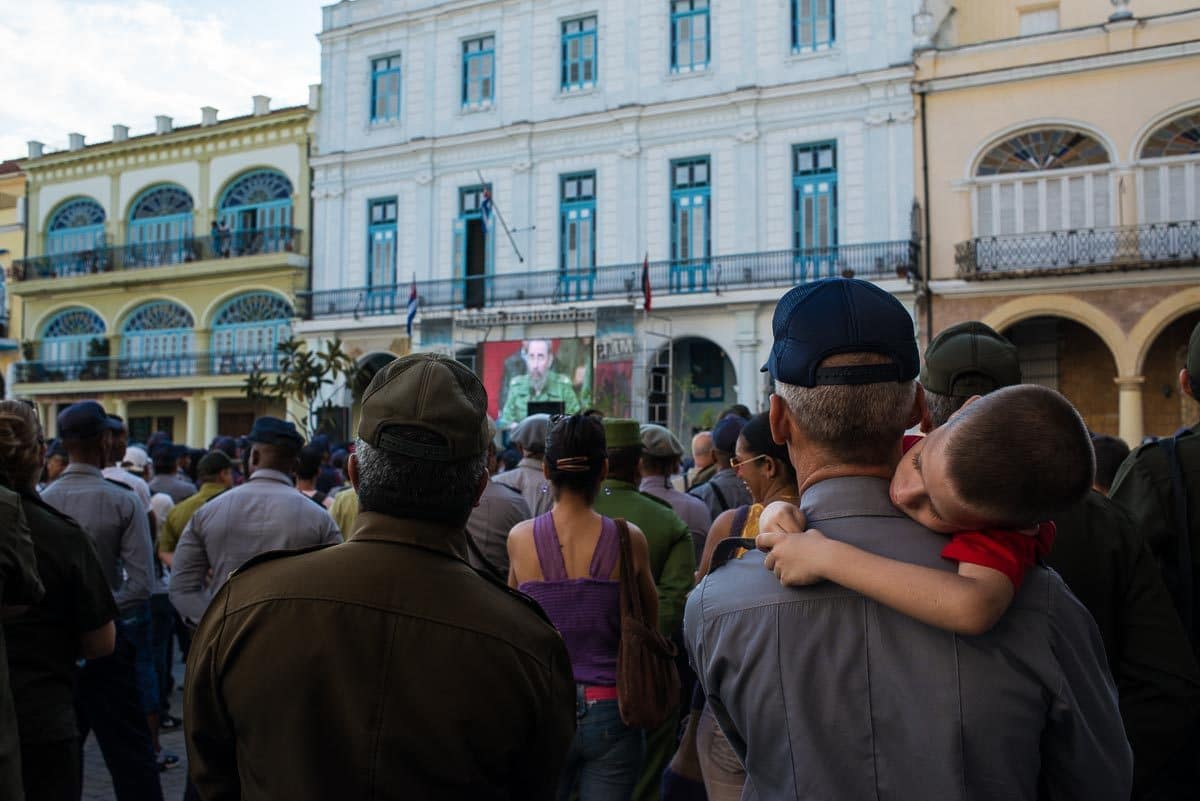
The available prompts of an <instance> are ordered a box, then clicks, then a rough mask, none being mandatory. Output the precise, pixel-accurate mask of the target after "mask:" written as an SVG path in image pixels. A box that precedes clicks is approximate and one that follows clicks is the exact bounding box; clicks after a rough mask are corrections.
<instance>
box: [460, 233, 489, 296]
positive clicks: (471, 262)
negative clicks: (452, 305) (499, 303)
mask: <svg viewBox="0 0 1200 801" xmlns="http://www.w3.org/2000/svg"><path fill="white" fill-rule="evenodd" d="M466 222H467V255H466V262H467V263H466V275H465V279H464V280H465V282H466V285H465V286H464V287H463V298H464V301H463V305H464V306H465V307H466V308H468V309H482V308H483V306H484V304H485V303H486V302H487V283H486V282H487V232H486V231H485V230H484V228H483V220H481V219H479V218H475V219H470V220H467V221H466Z"/></svg>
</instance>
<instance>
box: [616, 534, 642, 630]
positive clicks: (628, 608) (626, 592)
mask: <svg viewBox="0 0 1200 801" xmlns="http://www.w3.org/2000/svg"><path fill="white" fill-rule="evenodd" d="M613 522H614V523H616V524H617V538H618V539H619V540H620V544H621V615H622V616H625V615H629V616H630V617H633V618H634V619H635V620H641V621H644V620H645V618H644V617H643V612H642V594H641V593H640V592H638V586H637V574H636V572H635V569H634V566H633V543H632V542H631V540H630V537H629V524H628V523H626V522H625V518H623V517H618V518H615V519H614V520H613Z"/></svg>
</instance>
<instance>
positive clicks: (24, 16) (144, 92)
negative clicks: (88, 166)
mask: <svg viewBox="0 0 1200 801" xmlns="http://www.w3.org/2000/svg"><path fill="white" fill-rule="evenodd" d="M16 4H17V0H0V7H4V6H10V5H12V6H15V5H16ZM20 5H21V8H20V10H19V11H18V10H16V9H12V10H11V12H12V13H0V53H4V62H5V66H4V67H3V68H2V69H3V74H0V80H2V81H3V86H4V104H3V106H2V107H0V159H4V158H14V157H19V156H23V155H25V142H26V141H27V140H29V139H36V140H39V141H42V142H45V143H46V145H47V149H48V150H57V149H62V148H65V147H66V143H67V133H68V132H76V131H78V132H80V133H83V134H84V135H85V136H86V137H87V141H88V142H100V141H107V140H108V139H110V138H111V136H112V127H111V126H112V124H113V123H123V124H125V125H129V126H130V128H131V129H132V130H131V133H132V134H133V135H136V134H139V133H146V132H148V131H153V130H154V117H155V115H157V114H167V115H169V116H172V117H174V118H175V121H176V124H177V125H187V124H191V123H194V122H198V121H199V118H200V107H201V106H215V107H217V108H218V109H219V112H220V116H221V118H228V117H234V116H239V115H242V114H248V113H249V112H250V110H251V100H250V98H251V96H252V95H256V94H263V95H269V96H271V98H272V101H271V103H272V106H273V107H275V108H280V107H282V106H286V105H298V104H301V103H304V102H306V101H307V98H308V84H310V83H316V82H317V81H318V80H319V58H318V55H319V49H318V45H317V43H316V41H315V39H314V38H313V34H315V33H316V29H317V27H318V26H319V24H320V23H319V18H318V17H317V16H316V14H315V8H311V12H312V13H310V14H309V15H307V16H306V17H305V18H304V19H302V20H298V19H297V18H296V15H295V11H296V8H297V7H298V6H300V7H303V8H304V10H310V7H308V6H304V5H303V4H301V3H297V2H294V0H292V1H291V2H289V0H276V1H275V2H264V1H263V0H251V1H250V2H242V3H241V4H240V6H241V7H240V8H239V5H238V4H235V3H232V2H230V3H221V2H219V0H218V2H209V3H206V4H204V5H203V6H201V8H202V9H203V11H197V10H195V7H196V6H199V5H200V4H191V3H188V4H184V6H183V7H179V5H178V4H172V3H171V2H168V0H134V1H133V2H119V0H97V2H80V0H37V2H36V3H21V4H20ZM188 6H190V7H191V8H189V7H188ZM222 6H225V7H224V8H223V9H222V8H221V7H222ZM216 9H221V10H220V13H216V12H215V10H216ZM288 12H290V13H288ZM285 13H288V18H287V20H286V21H282V20H281V17H280V16H279V15H282V14H285ZM301 16H303V15H301ZM309 20H311V22H312V27H311V30H309V31H308V32H307V34H305V32H304V29H305V28H306V27H307V26H306V25H305V24H304V23H305V22H308V21H309Z"/></svg>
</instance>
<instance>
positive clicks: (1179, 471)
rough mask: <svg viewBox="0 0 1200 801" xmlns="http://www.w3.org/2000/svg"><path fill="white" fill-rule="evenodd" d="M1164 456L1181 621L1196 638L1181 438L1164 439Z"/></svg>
mask: <svg viewBox="0 0 1200 801" xmlns="http://www.w3.org/2000/svg"><path fill="white" fill-rule="evenodd" d="M1160 442H1162V446H1163V451H1164V455H1165V456H1166V457H1167V468H1168V469H1169V470H1170V471H1171V496H1172V500H1173V501H1174V505H1175V538H1176V540H1177V542H1176V548H1177V551H1176V560H1177V565H1176V571H1175V572H1176V577H1177V579H1178V583H1179V594H1178V596H1177V597H1176V604H1177V606H1178V608H1179V617H1180V619H1181V620H1182V621H1183V626H1184V630H1186V631H1187V633H1188V636H1190V637H1193V638H1194V637H1195V629H1194V628H1193V625H1194V614H1195V600H1194V595H1195V585H1194V583H1193V577H1192V543H1191V526H1190V525H1189V521H1188V497H1187V486H1186V484H1185V482H1184V478H1183V466H1182V465H1181V464H1180V463H1179V435H1178V434H1176V435H1175V436H1173V437H1171V438H1170V439H1162V440H1160Z"/></svg>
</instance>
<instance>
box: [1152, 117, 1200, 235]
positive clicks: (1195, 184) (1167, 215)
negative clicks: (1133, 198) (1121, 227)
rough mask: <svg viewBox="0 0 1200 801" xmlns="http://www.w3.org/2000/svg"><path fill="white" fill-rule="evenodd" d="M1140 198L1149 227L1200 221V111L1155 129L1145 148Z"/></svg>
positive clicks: (1177, 118)
mask: <svg viewBox="0 0 1200 801" xmlns="http://www.w3.org/2000/svg"><path fill="white" fill-rule="evenodd" d="M1141 159H1142V161H1149V160H1151V159H1153V160H1154V163H1153V164H1143V165H1142V166H1141V167H1140V169H1139V173H1140V181H1139V184H1140V189H1141V191H1140V192H1139V196H1140V198H1141V206H1142V221H1143V222H1147V223H1169V222H1183V221H1185V220H1200V109H1195V110H1193V111H1190V112H1188V113H1187V114H1183V115H1181V116H1179V117H1176V118H1175V119H1173V120H1171V121H1170V122H1168V123H1166V124H1165V125H1162V126H1160V127H1159V128H1157V129H1155V131H1154V132H1153V133H1152V134H1150V136H1148V137H1147V138H1146V142H1145V144H1144V145H1142V152H1141Z"/></svg>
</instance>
